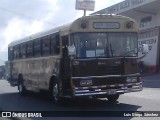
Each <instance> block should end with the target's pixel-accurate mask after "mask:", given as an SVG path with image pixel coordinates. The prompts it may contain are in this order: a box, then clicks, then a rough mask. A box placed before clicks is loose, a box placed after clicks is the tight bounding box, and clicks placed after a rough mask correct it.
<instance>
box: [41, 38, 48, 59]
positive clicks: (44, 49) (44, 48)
mask: <svg viewBox="0 0 160 120" xmlns="http://www.w3.org/2000/svg"><path fill="white" fill-rule="evenodd" d="M49 54H50V39H49V36H45V37H43V38H42V55H43V56H47V55H49Z"/></svg>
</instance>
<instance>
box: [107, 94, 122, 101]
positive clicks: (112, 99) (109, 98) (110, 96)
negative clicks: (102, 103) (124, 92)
mask: <svg viewBox="0 0 160 120" xmlns="http://www.w3.org/2000/svg"><path fill="white" fill-rule="evenodd" d="M118 98H119V95H117V94H116V95H108V96H107V99H108V101H109V102H116V101H117V100H118Z"/></svg>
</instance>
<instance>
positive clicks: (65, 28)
mask: <svg viewBox="0 0 160 120" xmlns="http://www.w3.org/2000/svg"><path fill="white" fill-rule="evenodd" d="M113 17H114V18H115V19H119V20H120V19H126V20H130V21H133V22H136V21H135V20H133V19H132V18H129V17H126V16H121V15H112V14H97V15H90V16H83V17H80V18H78V19H77V20H75V21H73V22H71V23H69V24H65V25H62V26H59V27H55V28H53V29H50V30H48V31H43V32H39V33H36V34H33V35H29V36H27V37H25V38H22V39H19V40H16V41H13V42H11V43H10V44H9V45H8V47H12V46H15V45H18V44H21V43H23V42H27V41H31V40H34V39H37V38H40V37H44V36H46V35H50V34H53V33H59V32H62V31H70V30H71V26H72V25H73V24H74V23H76V22H78V21H80V20H82V19H92V18H108V19H109V18H111V19H112V18H113Z"/></svg>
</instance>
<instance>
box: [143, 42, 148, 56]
mask: <svg viewBox="0 0 160 120" xmlns="http://www.w3.org/2000/svg"><path fill="white" fill-rule="evenodd" d="M148 51H149V47H148V45H147V44H143V45H142V54H147V53H148Z"/></svg>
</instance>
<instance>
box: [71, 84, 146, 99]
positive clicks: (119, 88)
mask: <svg viewBox="0 0 160 120" xmlns="http://www.w3.org/2000/svg"><path fill="white" fill-rule="evenodd" d="M142 90H143V86H142V82H139V83H128V84H119V85H103V86H89V87H75V89H74V94H73V96H75V97H78V96H102V95H114V94H124V93H129V92H138V91H142Z"/></svg>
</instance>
